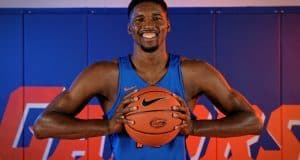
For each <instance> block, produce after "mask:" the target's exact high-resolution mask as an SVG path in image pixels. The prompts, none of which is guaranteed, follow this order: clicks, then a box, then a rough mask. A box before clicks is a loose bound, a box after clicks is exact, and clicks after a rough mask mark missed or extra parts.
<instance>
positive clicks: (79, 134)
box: [33, 0, 262, 160]
mask: <svg viewBox="0 0 300 160" xmlns="http://www.w3.org/2000/svg"><path fill="white" fill-rule="evenodd" d="M128 16H129V24H128V32H129V34H131V35H132V37H133V40H134V51H133V54H132V55H129V56H127V57H121V58H119V59H118V60H115V61H112V62H99V63H96V64H93V65H91V66H89V67H88V68H87V69H85V70H84V71H83V72H82V73H81V74H80V75H79V76H78V77H77V79H76V80H75V81H74V83H73V84H72V86H71V87H70V89H68V90H66V91H64V92H63V93H61V94H60V95H59V96H58V97H57V98H55V99H54V100H53V101H52V102H51V103H50V104H49V106H48V107H47V109H46V110H45V111H44V113H43V114H42V115H41V117H40V119H39V120H38V121H37V123H36V124H35V126H34V128H33V129H34V133H35V135H36V136H37V137H38V138H47V137H56V138H66V139H78V138H86V137H93V136H102V135H107V136H108V137H109V141H110V142H111V147H112V151H113V155H114V158H115V159H130V160H134V159H144V160H147V159H154V158H155V159H163V160H168V159H170V160H175V159H178V160H182V159H189V156H188V154H187V151H186V147H185V137H186V135H196V136H214V137H229V136H240V135H246V134H259V133H260V132H261V129H262V124H261V122H260V121H259V119H258V118H257V116H256V115H255V113H254V111H253V109H252V108H251V105H250V104H249V102H248V101H247V100H246V99H245V98H244V97H243V96H242V95H241V94H240V93H238V92H237V91H235V90H234V89H232V88H231V87H230V86H229V85H228V84H227V82H226V81H225V79H224V78H223V77H222V75H221V74H220V73H219V72H218V71H217V70H216V69H214V68H213V67H212V66H211V65H209V64H207V63H205V62H203V61H200V60H188V59H186V58H182V57H179V56H176V55H172V54H168V53H167V51H166V37H167V33H168V32H169V31H170V22H169V19H168V15H167V5H166V4H165V2H164V1H163V0H132V1H131V3H130V4H129V7H128ZM149 85H157V86H160V87H164V88H167V89H169V90H170V91H172V92H173V93H174V96H175V97H176V98H177V99H178V100H179V101H180V103H181V105H180V106H175V107H173V109H174V110H177V111H180V114H174V115H173V116H174V117H176V118H179V119H181V120H182V124H181V125H179V126H176V127H175V128H174V129H178V130H180V134H179V135H178V136H177V137H176V138H175V139H174V140H173V141H172V142H170V143H169V144H166V145H163V146H161V147H157V148H156V147H149V146H143V147H141V148H137V146H136V144H135V142H134V141H133V140H132V139H131V138H130V137H129V136H128V135H127V134H126V133H125V132H123V124H125V123H128V124H132V123H134V122H132V121H129V120H126V118H125V116H124V115H125V114H126V113H128V112H131V111H134V110H136V107H135V106H128V104H129V103H131V102H133V101H136V100H137V97H131V95H132V94H133V93H135V92H136V89H139V88H143V87H146V86H149ZM202 94H205V95H206V96H207V97H208V98H209V99H210V100H211V101H212V102H213V103H214V105H215V106H216V107H217V108H218V109H219V110H220V111H221V112H223V113H224V114H225V115H226V116H225V117H224V118H222V119H218V120H193V119H191V116H190V111H191V110H193V108H194V106H195V103H196V102H197V98H198V97H199V96H200V95H202ZM92 97H97V98H98V99H99V100H100V102H101V106H102V107H103V110H104V112H105V118H104V119H103V120H101V119H93V120H81V119H77V118H75V116H76V114H77V113H79V112H80V111H81V110H82V109H83V107H84V106H85V105H86V103H87V102H88V101H89V100H90V99H91V98H92Z"/></svg>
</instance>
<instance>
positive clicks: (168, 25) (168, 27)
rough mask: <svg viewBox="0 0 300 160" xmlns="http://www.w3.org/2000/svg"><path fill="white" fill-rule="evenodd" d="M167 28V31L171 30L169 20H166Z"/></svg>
mask: <svg viewBox="0 0 300 160" xmlns="http://www.w3.org/2000/svg"><path fill="white" fill-rule="evenodd" d="M167 29H168V32H170V31H171V24H170V21H168V24H167Z"/></svg>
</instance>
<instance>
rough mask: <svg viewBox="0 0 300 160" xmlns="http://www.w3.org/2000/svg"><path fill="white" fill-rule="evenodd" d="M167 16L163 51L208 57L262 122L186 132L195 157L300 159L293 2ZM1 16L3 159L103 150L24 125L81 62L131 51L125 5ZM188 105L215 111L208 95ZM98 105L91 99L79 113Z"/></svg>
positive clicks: (299, 23) (89, 114) (87, 155)
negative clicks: (224, 133)
mask: <svg viewBox="0 0 300 160" xmlns="http://www.w3.org/2000/svg"><path fill="white" fill-rule="evenodd" d="M170 19H171V25H172V26H171V27H172V28H171V30H172V31H171V33H170V34H169V40H168V47H169V48H168V50H169V51H170V52H172V53H176V54H180V55H184V56H187V57H191V58H198V59H203V60H205V61H208V62H209V63H211V64H212V65H214V66H215V67H216V68H217V69H219V70H220V71H221V72H222V73H223V75H224V76H225V78H226V79H227V80H228V82H229V84H231V85H232V87H234V88H235V89H237V90H238V91H240V92H241V93H243V94H244V95H245V96H246V97H247V98H248V99H249V101H250V102H251V103H252V104H253V107H254V108H255V110H256V111H257V112H258V114H259V115H260V118H261V119H262V120H264V124H265V128H264V132H263V133H262V134H261V135H260V136H243V137H235V138H226V139H223V138H218V139H217V138H209V137H201V138H199V137H190V138H189V139H188V144H189V151H190V153H191V155H192V156H193V158H194V159H199V158H201V159H209V160H213V159H218V160H219V159H230V158H231V159H273V160H274V159H275V160H276V159H278V160H297V159H299V158H300V157H299V156H300V155H299V153H300V145H299V139H300V127H299V125H300V96H299V93H300V85H299V81H300V74H298V73H299V68H300V63H299V59H300V54H299V53H300V46H299V42H300V30H299V28H300V8H299V7H264V8H261V7H250V8H248V7H239V8H171V9H170ZM0 24H1V25H0V35H1V36H0V73H1V75H2V76H1V78H0V82H1V83H0V88H1V89H0V95H1V99H0V146H1V150H0V159H18V160H19V159H76V158H80V159H100V157H104V158H105V159H106V157H109V154H108V153H109V152H108V150H107V148H106V147H105V139H104V137H96V138H90V139H81V140H58V139H47V140H42V141H41V140H36V139H35V138H34V137H33V136H32V132H31V129H30V126H31V125H32V124H33V123H34V121H35V120H36V118H37V117H38V116H39V114H40V113H41V112H42V110H43V109H44V108H45V106H46V105H47V103H49V102H50V100H51V99H52V98H53V97H55V96H56V95H57V94H58V93H60V92H61V91H62V90H64V88H68V87H69V86H70V84H71V83H72V80H73V79H74V78H75V77H76V75H77V74H78V73H80V71H82V70H83V69H84V68H85V67H86V66H88V65H90V64H92V63H94V62H96V61H102V60H111V59H113V58H114V57H118V56H122V55H127V54H128V53H131V50H132V40H131V38H130V37H129V35H128V34H127V30H126V29H127V28H126V27H127V16H126V10H125V9H113V8H111V9H105V8H89V9H86V8H77V9H74V8H73V9H65V8H61V9H59V8H56V9H0ZM116 46H117V47H116ZM199 78H201V77H199ZM194 112H195V113H196V115H197V117H198V118H204V119H211V118H218V117H220V116H222V115H221V114H220V113H218V112H217V111H216V110H215V109H214V107H213V105H211V103H210V102H209V101H208V100H207V99H206V98H205V97H201V99H200V101H199V104H198V105H197V107H196V109H195V111H194ZM102 114H103V113H102V111H101V109H100V107H99V106H98V104H97V103H96V101H95V100H92V101H91V103H90V104H89V105H88V106H87V107H86V109H85V110H84V111H82V112H81V113H80V115H79V117H80V118H98V117H101V116H102ZM128 156H130V155H128Z"/></svg>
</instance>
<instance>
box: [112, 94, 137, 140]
mask: <svg viewBox="0 0 300 160" xmlns="http://www.w3.org/2000/svg"><path fill="white" fill-rule="evenodd" d="M136 92H137V90H134V91H133V92H131V93H129V94H127V95H126V96H124V97H123V99H122V101H121V102H120V104H119V105H118V106H117V109H116V112H115V115H114V116H113V117H112V118H111V119H110V120H109V121H108V130H109V134H113V133H119V132H121V131H122V128H123V124H134V123H135V122H134V121H131V120H127V119H125V115H126V114H127V113H129V112H132V111H135V110H137V106H128V105H129V104H130V103H132V102H134V101H137V100H138V97H132V95H133V94H134V93H136Z"/></svg>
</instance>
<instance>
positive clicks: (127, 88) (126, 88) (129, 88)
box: [123, 86, 136, 92]
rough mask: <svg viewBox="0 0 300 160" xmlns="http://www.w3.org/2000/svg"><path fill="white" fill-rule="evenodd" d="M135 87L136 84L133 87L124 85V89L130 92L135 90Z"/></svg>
mask: <svg viewBox="0 0 300 160" xmlns="http://www.w3.org/2000/svg"><path fill="white" fill-rule="evenodd" d="M135 88H136V86H131V87H124V88H123V89H124V91H125V92H128V91H130V90H133V89H135Z"/></svg>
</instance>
